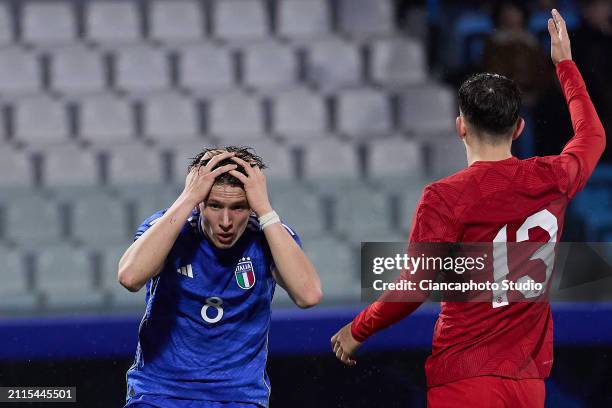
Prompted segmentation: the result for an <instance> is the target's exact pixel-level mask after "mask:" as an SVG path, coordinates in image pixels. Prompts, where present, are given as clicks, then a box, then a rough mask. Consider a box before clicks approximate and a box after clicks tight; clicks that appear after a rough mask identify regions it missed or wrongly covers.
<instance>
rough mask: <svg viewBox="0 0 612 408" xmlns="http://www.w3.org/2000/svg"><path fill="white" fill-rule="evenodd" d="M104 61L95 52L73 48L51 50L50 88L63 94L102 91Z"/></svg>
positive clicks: (77, 47) (83, 48) (103, 85)
mask: <svg viewBox="0 0 612 408" xmlns="http://www.w3.org/2000/svg"><path fill="white" fill-rule="evenodd" d="M105 75H106V73H105V69H104V61H103V57H102V55H101V54H100V53H99V52H98V51H95V50H92V49H89V48H85V47H81V46H73V47H66V48H59V49H56V50H53V53H52V55H51V87H52V88H53V89H54V90H56V91H58V92H62V93H65V94H83V93H93V92H99V91H102V90H103V89H104V87H105V85H106V79H105Z"/></svg>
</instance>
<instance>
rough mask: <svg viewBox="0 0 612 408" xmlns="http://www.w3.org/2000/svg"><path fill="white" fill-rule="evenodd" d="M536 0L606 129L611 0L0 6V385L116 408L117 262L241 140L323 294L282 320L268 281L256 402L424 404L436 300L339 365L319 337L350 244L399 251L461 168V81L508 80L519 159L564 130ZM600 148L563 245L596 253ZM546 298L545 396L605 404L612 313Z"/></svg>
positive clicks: (122, 345) (282, 308)
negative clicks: (189, 173)
mask: <svg viewBox="0 0 612 408" xmlns="http://www.w3.org/2000/svg"><path fill="white" fill-rule="evenodd" d="M552 7H557V8H559V9H560V11H561V13H562V14H563V15H564V17H565V19H566V20H567V24H568V28H569V30H570V32H571V35H572V44H573V52H574V57H575V60H576V61H577V63H578V65H579V67H580V68H581V70H582V73H583V75H584V77H585V80H586V82H587V85H588V86H589V90H590V92H591V95H592V97H593V100H594V101H595V104H596V107H597V109H598V112H599V114H600V116H601V118H602V120H603V121H604V122H605V126H606V129H607V133H608V135H610V134H611V133H612V128H611V126H612V89H611V88H612V81H611V80H610V79H609V73H610V72H612V23H611V15H612V14H611V9H612V4H611V2H610V1H604V0H593V1H581V2H578V1H571V0H565V1H561V0H559V1H552V0H551V1H546V0H541V1H523V2H519V1H499V2H494V1H461V2H459V1H443V0H430V1H408V0H150V1H149V0H123V1H112V0H49V1H44V0H36V1H34V0H32V1H30V0H23V1H17V0H14V1H9V0H5V1H0V386H18V385H24V386H25V385H40V386H43V385H44V386H51V385H58V386H59V385H62V386H77V387H78V390H77V398H78V400H79V402H78V403H77V405H78V406H83V407H111V406H117V407H118V406H122V403H123V401H124V396H125V371H126V370H127V368H128V367H129V366H130V365H131V362H132V358H133V355H134V352H135V348H136V343H137V331H138V323H139V321H140V317H141V316H142V313H143V312H144V293H143V291H141V292H140V293H138V294H133V293H129V292H128V291H127V290H125V289H123V288H122V287H121V286H120V285H119V284H118V283H117V281H116V265H117V262H118V259H119V257H120V255H121V254H122V253H123V251H124V250H125V249H126V248H127V247H128V246H129V244H130V242H131V239H132V236H133V233H134V231H135V229H136V227H137V226H138V225H139V224H140V223H141V222H142V221H143V220H144V219H145V218H147V217H148V216H149V215H151V214H153V213H154V212H155V211H157V210H159V209H161V208H165V207H168V206H169V205H170V204H171V203H172V202H173V201H174V199H175V198H176V197H177V196H178V193H179V192H180V191H181V189H182V185H183V181H184V177H185V174H186V170H187V164H188V162H189V158H191V157H193V156H194V155H195V154H196V153H197V152H199V151H200V150H201V149H202V148H203V147H204V146H215V145H218V146H223V145H228V144H239V145H248V146H252V147H254V148H255V150H256V152H257V153H258V154H260V155H261V156H262V157H263V158H264V160H265V161H266V162H267V164H268V165H269V170H268V171H267V174H268V179H269V191H270V195H271V199H272V204H273V206H274V208H275V209H276V211H277V212H278V213H279V214H280V216H281V218H283V220H284V221H285V222H286V223H287V224H289V225H290V226H292V227H293V228H294V229H295V230H296V231H297V232H298V233H299V234H300V236H301V238H302V240H303V242H304V247H305V250H306V251H307V253H308V254H309V255H310V257H311V259H312V260H313V262H314V263H315V264H316V265H317V267H318V270H319V273H320V274H321V278H322V281H323V285H324V292H325V299H324V301H323V304H322V305H321V306H320V307H317V308H316V309H313V310H308V311H300V310H298V309H297V308H296V307H295V306H292V304H291V303H290V300H289V298H288V297H287V295H286V294H285V293H284V292H283V291H282V290H281V289H279V290H278V291H277V295H276V297H275V299H274V312H273V323H272V329H271V334H270V358H269V373H270V376H271V380H272V384H273V392H272V400H271V406H272V407H311V406H313V405H315V404H317V405H318V406H321V407H348V406H351V407H383V406H384V407H400V406H401V407H407V406H417V407H418V406H424V405H425V378H424V371H423V364H424V360H425V358H426V356H427V355H428V353H429V351H430V349H431V334H432V326H433V322H434V321H435V317H436V314H437V310H438V305H435V304H432V305H424V306H423V307H422V308H421V309H420V310H419V311H417V313H415V315H414V316H411V317H410V318H408V319H406V320H405V321H404V322H402V323H400V324H399V325H397V326H396V327H394V328H392V329H390V330H388V331H386V332H384V333H383V334H380V335H378V336H375V337H374V338H373V339H372V341H371V342H370V343H369V344H368V345H367V347H366V348H365V349H364V352H363V354H362V355H361V356H360V362H359V365H358V366H357V367H355V368H350V369H349V368H345V367H343V366H341V365H340V363H338V362H337V361H336V360H335V358H334V357H333V356H332V355H331V353H330V352H329V350H328V348H329V338H330V337H331V335H332V334H333V333H335V331H336V330H337V329H338V328H339V327H340V326H342V325H344V324H345V323H347V322H348V321H349V320H350V319H352V317H353V316H354V315H355V314H356V313H357V311H359V310H360V308H361V307H362V306H363V305H361V304H360V296H359V294H360V278H359V248H360V243H361V242H362V241H405V240H406V238H407V236H408V230H409V227H410V222H411V218H412V212H413V210H414V208H415V206H416V203H417V201H418V198H419V196H420V191H421V190H422V188H423V186H424V185H425V184H426V183H428V182H431V181H433V180H435V179H437V178H440V177H443V176H446V175H448V174H450V173H452V172H454V171H456V170H459V169H461V168H462V167H465V163H466V159H465V152H464V148H463V146H462V144H461V143H460V141H459V139H458V138H457V137H456V136H455V133H454V119H455V117H456V116H457V106H456V100H455V93H456V88H457V86H458V85H459V84H460V83H461V81H462V80H463V79H465V78H466V76H467V75H469V74H470V73H473V72H476V71H482V70H487V71H494V72H498V73H501V74H504V75H507V76H509V77H511V78H513V79H514V80H516V81H518V83H519V84H520V86H521V88H522V91H523V93H524V102H525V103H524V105H525V106H524V111H523V116H524V117H525V118H526V120H527V124H528V126H527V129H526V132H525V134H524V135H523V136H522V137H521V139H520V140H519V143H517V144H516V146H515V149H516V150H515V152H514V153H515V155H517V156H518V157H522V158H523V157H529V156H532V155H534V154H537V155H546V154H558V153H559V152H560V149H561V148H562V146H563V145H564V144H565V142H567V140H568V139H569V138H570V137H571V135H572V131H571V123H570V121H569V115H568V113H567V109H566V107H565V102H564V100H563V97H562V95H561V93H560V89H559V86H558V82H557V81H556V79H555V75H554V69H553V66H552V64H551V62H550V58H549V56H548V52H549V39H548V33H547V30H546V20H547V18H548V15H549V10H550V9H551V8H552ZM608 137H610V136H608ZM609 145H610V144H609V143H608V146H609ZM609 152H610V148H609V147H608V149H607V151H606V153H605V154H604V158H603V162H602V164H600V165H599V167H598V169H597V170H596V172H595V175H594V176H593V178H592V180H591V181H590V183H589V185H588V186H587V188H586V189H585V191H584V192H582V193H580V195H579V196H578V197H576V199H575V201H574V202H573V204H572V206H571V207H570V209H569V211H568V214H567V218H566V226H565V232H564V238H563V239H564V240H565V241H605V242H609V241H612V211H611V210H612V167H611V164H610V160H612V158H611V156H610V153H609ZM553 306H554V313H555V319H556V320H555V324H556V348H555V354H556V355H555V358H556V362H555V366H554V369H553V375H552V377H551V378H550V379H549V380H548V381H547V392H548V399H547V406H550V407H591V406H611V405H612V397H611V396H610V391H609V387H610V385H612V357H611V356H610V354H611V353H612V304H608V303H605V302H595V301H594V302H592V303H581V304H574V303H567V302H565V303H558V304H554V305H553Z"/></svg>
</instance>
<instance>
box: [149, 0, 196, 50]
mask: <svg viewBox="0 0 612 408" xmlns="http://www.w3.org/2000/svg"><path fill="white" fill-rule="evenodd" d="M178 22H180V23H178ZM149 24H150V25H151V28H150V37H151V38H152V39H154V40H158V41H161V42H164V43H180V42H189V41H200V40H202V37H203V35H204V20H203V18H202V7H201V3H200V2H198V1H194V0H174V1H160V0H156V1H154V2H152V3H151V4H150V6H149Z"/></svg>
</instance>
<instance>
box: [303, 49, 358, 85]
mask: <svg viewBox="0 0 612 408" xmlns="http://www.w3.org/2000/svg"><path fill="white" fill-rule="evenodd" d="M360 64H361V59H360V54H359V51H358V49H357V48H356V47H355V46H354V45H353V44H351V43H349V42H346V41H343V40H339V39H328V40H321V41H317V42H313V43H311V44H310V45H309V46H308V49H307V64H306V77H307V80H308V82H310V83H312V84H313V85H315V86H318V87H321V88H323V89H334V88H340V87H348V86H355V85H359V83H360V80H361V65H360Z"/></svg>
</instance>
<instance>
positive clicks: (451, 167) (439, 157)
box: [428, 133, 467, 178]
mask: <svg viewBox="0 0 612 408" xmlns="http://www.w3.org/2000/svg"><path fill="white" fill-rule="evenodd" d="M429 146H430V151H431V155H430V157H431V160H430V163H431V166H430V168H429V169H428V170H429V172H430V173H431V174H432V175H433V176H434V178H440V177H446V176H450V175H451V174H453V173H455V172H457V171H459V170H461V169H464V168H465V167H466V166H467V158H466V155H465V146H464V144H463V142H461V140H459V137H458V136H457V135H456V134H454V133H444V134H439V135H436V136H435V137H432V138H431V141H430V143H429Z"/></svg>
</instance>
